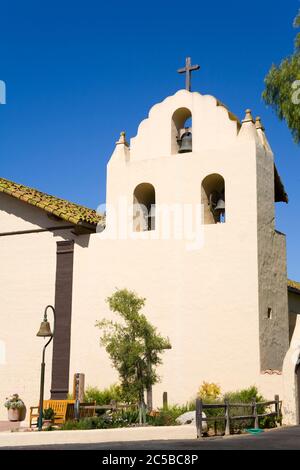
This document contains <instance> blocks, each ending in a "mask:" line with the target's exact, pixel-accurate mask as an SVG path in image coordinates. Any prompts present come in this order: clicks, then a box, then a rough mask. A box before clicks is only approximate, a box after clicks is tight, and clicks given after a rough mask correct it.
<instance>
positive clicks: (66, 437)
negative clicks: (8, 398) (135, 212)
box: [0, 425, 196, 448]
mask: <svg viewBox="0 0 300 470" xmlns="http://www.w3.org/2000/svg"><path fill="white" fill-rule="evenodd" d="M195 437H196V428H195V426H194V425H186V426H147V427H136V428H119V429H95V430H94V429H93V430H87V431H42V432H38V431H31V432H30V431H29V432H2V433H0V448H3V447H19V446H21V447H26V446H43V445H57V444H92V443H99V442H103V443H105V442H126V441H147V440H164V439H168V440H173V439H175V440H178V439H194V438H195Z"/></svg>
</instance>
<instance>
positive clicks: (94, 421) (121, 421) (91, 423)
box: [61, 410, 138, 431]
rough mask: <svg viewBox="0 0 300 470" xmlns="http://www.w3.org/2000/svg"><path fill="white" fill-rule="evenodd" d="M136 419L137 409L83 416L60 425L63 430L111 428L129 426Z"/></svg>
mask: <svg viewBox="0 0 300 470" xmlns="http://www.w3.org/2000/svg"><path fill="white" fill-rule="evenodd" d="M137 421H138V411H136V410H135V411H127V412H122V411H120V412H114V413H111V414H108V413H105V414H104V415H101V416H94V417H91V418H83V419H80V420H79V421H75V420H73V421H67V422H66V423H64V424H63V425H62V427H61V430H63V431H71V430H86V429H111V428H123V427H126V426H131V425H133V424H135V423H136V422H137Z"/></svg>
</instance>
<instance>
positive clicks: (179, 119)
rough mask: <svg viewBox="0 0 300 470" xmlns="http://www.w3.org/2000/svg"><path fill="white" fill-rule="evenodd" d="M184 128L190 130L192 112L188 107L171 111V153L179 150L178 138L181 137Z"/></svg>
mask: <svg viewBox="0 0 300 470" xmlns="http://www.w3.org/2000/svg"><path fill="white" fill-rule="evenodd" d="M186 128H188V129H189V131H190V132H192V113H191V111H190V110H189V109H188V108H178V109H176V111H175V112H174V113H173V116H172V121H171V153H172V154H176V153H178V150H179V145H178V139H180V138H181V136H182V134H183V133H184V132H185V130H186Z"/></svg>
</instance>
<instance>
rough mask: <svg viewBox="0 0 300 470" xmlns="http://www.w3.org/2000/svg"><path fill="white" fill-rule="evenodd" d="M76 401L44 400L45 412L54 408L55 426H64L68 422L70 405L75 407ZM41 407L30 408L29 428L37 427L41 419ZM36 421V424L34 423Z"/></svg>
mask: <svg viewBox="0 0 300 470" xmlns="http://www.w3.org/2000/svg"><path fill="white" fill-rule="evenodd" d="M74 403H75V400H44V403H43V410H45V409H47V408H52V410H53V411H54V413H55V416H54V424H63V423H64V422H65V421H66V416H67V410H68V405H70V404H73V405H74ZM39 411H40V407H39V406H31V407H30V418H29V426H30V427H31V426H33V425H35V426H37V424H38V418H39ZM34 420H35V422H33V421H34Z"/></svg>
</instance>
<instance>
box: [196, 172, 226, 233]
mask: <svg viewBox="0 0 300 470" xmlns="http://www.w3.org/2000/svg"><path fill="white" fill-rule="evenodd" d="M201 203H202V204H203V223H204V224H217V223H224V222H225V216H226V209H225V180H224V178H223V176H221V175H219V174H217V173H213V174H211V175H208V176H206V177H205V178H204V179H203V181H202V185H201Z"/></svg>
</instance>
